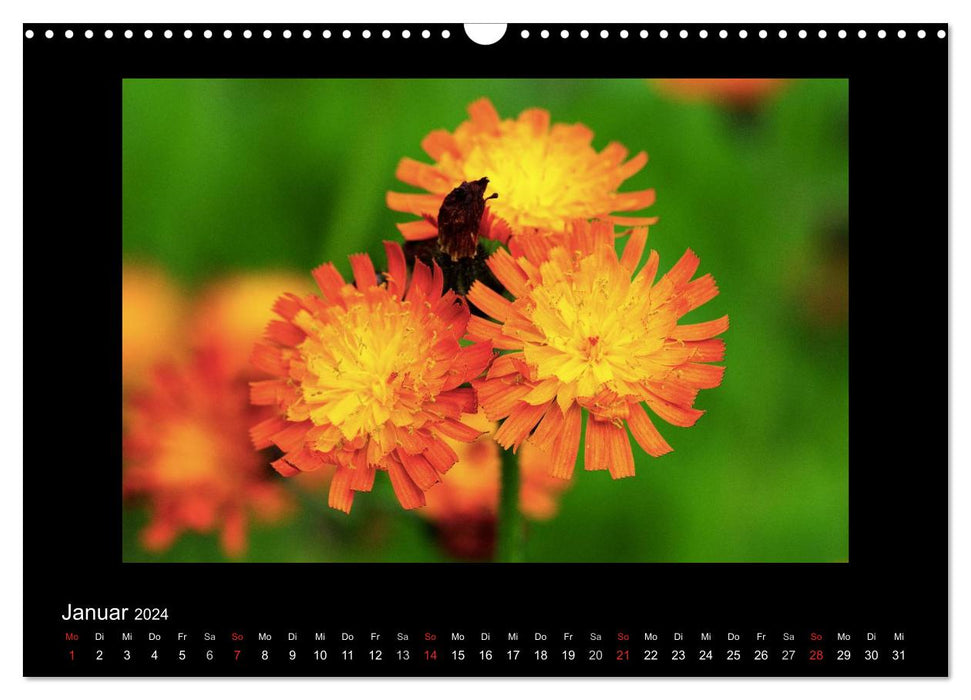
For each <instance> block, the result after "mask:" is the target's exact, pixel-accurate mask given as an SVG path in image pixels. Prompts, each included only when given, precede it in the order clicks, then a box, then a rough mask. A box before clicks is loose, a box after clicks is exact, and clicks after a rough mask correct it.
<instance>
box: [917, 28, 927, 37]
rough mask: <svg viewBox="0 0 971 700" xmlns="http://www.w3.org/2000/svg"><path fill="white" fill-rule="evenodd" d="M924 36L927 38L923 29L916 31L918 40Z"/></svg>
mask: <svg viewBox="0 0 971 700" xmlns="http://www.w3.org/2000/svg"><path fill="white" fill-rule="evenodd" d="M925 36H927V32H925V31H924V30H923V29H919V30H918V31H917V38H918V39H923V38H924V37H925Z"/></svg>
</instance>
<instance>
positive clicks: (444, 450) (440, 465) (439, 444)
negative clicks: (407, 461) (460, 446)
mask: <svg viewBox="0 0 971 700" xmlns="http://www.w3.org/2000/svg"><path fill="white" fill-rule="evenodd" d="M423 454H424V456H425V459H427V460H428V463H429V464H431V465H432V466H433V467H434V468H435V471H437V472H439V473H441V474H444V473H445V472H447V471H448V470H449V469H451V468H452V465H454V464H455V463H456V462H457V461H458V459H459V456H458V455H457V454H456V453H455V450H453V449H452V448H451V447H449V446H448V445H447V444H445V442H443V441H441V440H432V441H431V443H430V444H429V446H428V449H427V450H425V452H424V453H423Z"/></svg>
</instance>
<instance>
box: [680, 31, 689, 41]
mask: <svg viewBox="0 0 971 700" xmlns="http://www.w3.org/2000/svg"><path fill="white" fill-rule="evenodd" d="M679 36H680V37H681V38H682V39H687V38H688V30H687V29H682V30H681V32H680V33H679Z"/></svg>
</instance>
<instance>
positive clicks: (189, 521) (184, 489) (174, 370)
mask: <svg viewBox="0 0 971 700" xmlns="http://www.w3.org/2000/svg"><path fill="white" fill-rule="evenodd" d="M260 415H261V412H260V410H259V409H256V408H254V407H252V406H250V405H249V402H248V401H247V386H246V384H245V382H241V381H239V380H238V379H237V378H236V369H235V368H233V367H230V366H228V365H227V364H226V363H225V361H224V358H222V357H220V356H219V355H218V354H217V353H208V354H207V353H201V352H200V353H198V354H196V355H195V356H194V357H193V359H191V360H190V361H188V362H187V363H185V364H183V365H182V366H177V365H161V366H158V367H156V368H155V372H154V374H153V377H152V380H151V383H150V384H149V385H148V386H147V387H146V388H145V389H144V391H142V392H140V393H136V394H135V395H133V397H132V398H131V399H130V402H129V411H128V422H127V426H126V434H125V438H124V454H125V459H126V466H125V470H124V472H123V479H122V489H123V493H124V495H125V496H126V497H129V498H134V499H138V500H142V501H144V502H145V503H147V505H148V507H149V510H150V512H151V516H150V518H151V519H150V523H149V525H148V526H147V527H146V528H145V529H144V530H143V531H142V544H143V546H144V547H145V548H146V549H149V550H153V551H158V550H163V549H166V548H168V547H169V546H170V545H171V544H172V543H173V541H174V540H175V539H176V538H177V537H178V536H179V534H180V533H182V532H184V531H187V530H190V531H195V532H201V533H209V532H219V534H220V541H221V543H222V547H223V550H224V551H225V552H226V554H227V555H229V556H240V555H241V554H243V553H244V552H245V549H246V540H247V537H246V532H247V526H248V522H249V520H250V519H251V518H256V519H258V520H263V521H272V520H275V519H278V518H279V517H281V516H282V515H284V514H285V512H286V510H287V505H288V503H287V498H286V494H285V493H284V492H283V490H282V489H281V483H280V482H279V481H277V480H275V479H274V476H275V475H274V474H273V472H272V470H269V469H268V468H267V467H266V462H265V459H264V458H263V457H262V456H261V455H260V454H258V453H257V452H255V451H254V450H253V448H252V445H251V444H250V442H249V435H248V430H249V427H250V426H251V425H252V424H253V422H254V421H256V420H258V419H259V417H260Z"/></svg>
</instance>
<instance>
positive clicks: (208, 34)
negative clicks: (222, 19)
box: [202, 29, 212, 39]
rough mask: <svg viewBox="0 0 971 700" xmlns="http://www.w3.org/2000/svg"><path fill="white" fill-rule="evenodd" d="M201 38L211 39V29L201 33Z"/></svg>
mask: <svg viewBox="0 0 971 700" xmlns="http://www.w3.org/2000/svg"><path fill="white" fill-rule="evenodd" d="M202 36H204V37H206V38H207V39H212V30H211V29H207V30H206V31H204V32H203V33H202Z"/></svg>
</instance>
